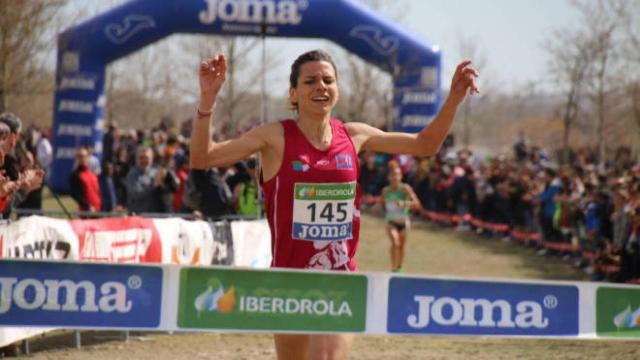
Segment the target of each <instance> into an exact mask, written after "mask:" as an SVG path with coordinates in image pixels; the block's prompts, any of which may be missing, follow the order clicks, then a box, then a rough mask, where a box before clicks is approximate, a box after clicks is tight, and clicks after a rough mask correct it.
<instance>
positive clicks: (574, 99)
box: [545, 29, 592, 164]
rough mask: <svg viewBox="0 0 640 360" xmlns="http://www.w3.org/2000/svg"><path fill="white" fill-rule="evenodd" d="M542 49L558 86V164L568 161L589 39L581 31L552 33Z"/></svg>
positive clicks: (571, 30)
mask: <svg viewBox="0 0 640 360" xmlns="http://www.w3.org/2000/svg"><path fill="white" fill-rule="evenodd" d="M545 49H546V50H547V52H548V53H549V55H550V56H551V64H550V71H551V74H552V76H553V77H554V78H555V80H556V82H557V84H558V86H559V87H560V88H561V89H562V90H561V91H562V94H563V97H564V101H563V104H562V107H563V110H562V123H563V135H562V147H563V150H562V157H561V162H562V163H565V164H566V163H568V162H569V151H570V150H569V147H570V143H569V142H570V135H571V129H572V126H573V125H574V124H575V122H576V119H577V116H578V111H579V108H580V101H581V99H582V96H583V95H584V94H583V85H584V84H585V81H586V78H587V72H588V70H589V65H590V64H591V57H592V54H591V52H590V51H589V38H588V37H587V36H585V34H584V33H582V32H581V31H577V30H574V29H561V30H557V31H554V32H553V34H552V36H551V37H550V39H549V42H548V43H547V44H546V46H545Z"/></svg>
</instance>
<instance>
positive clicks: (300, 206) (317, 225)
mask: <svg viewBox="0 0 640 360" xmlns="http://www.w3.org/2000/svg"><path fill="white" fill-rule="evenodd" d="M293 191H294V194H293V195H294V196H293V226H292V228H293V234H292V235H291V237H292V238H293V239H296V240H307V241H323V240H324V241H340V240H347V239H351V238H352V237H353V233H352V230H353V229H352V224H353V212H354V200H355V198H356V183H355V182H353V183H328V184H318V183H296V184H295V185H294V189H293Z"/></svg>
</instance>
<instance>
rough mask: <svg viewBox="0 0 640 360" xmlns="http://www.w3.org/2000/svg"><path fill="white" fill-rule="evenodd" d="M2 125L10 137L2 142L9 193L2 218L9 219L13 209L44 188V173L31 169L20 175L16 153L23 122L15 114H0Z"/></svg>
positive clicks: (6, 185) (5, 181)
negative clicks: (31, 193)
mask: <svg viewBox="0 0 640 360" xmlns="http://www.w3.org/2000/svg"><path fill="white" fill-rule="evenodd" d="M0 123H3V124H4V125H6V127H8V128H9V135H7V136H6V138H5V139H4V140H3V141H2V152H3V154H4V159H3V160H4V161H3V165H2V171H4V174H3V175H2V176H3V177H6V178H7V179H3V181H4V183H3V184H4V185H5V190H7V192H6V195H4V196H5V198H4V200H3V203H4V205H3V206H2V208H3V214H2V217H3V218H5V219H8V218H9V217H10V215H11V212H12V210H13V207H15V206H17V205H19V204H21V203H22V202H23V201H24V199H25V198H26V197H27V195H28V194H29V193H30V192H31V191H33V190H36V189H38V188H40V187H41V186H42V182H43V180H44V171H43V170H39V169H38V170H35V169H29V170H26V171H24V172H22V173H20V169H19V164H18V160H17V159H16V157H15V153H14V151H15V148H16V144H17V141H18V138H19V136H20V129H21V128H22V121H21V120H20V118H19V117H18V116H16V115H15V114H12V113H3V114H0Z"/></svg>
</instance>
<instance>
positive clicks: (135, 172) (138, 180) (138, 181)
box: [125, 147, 178, 214]
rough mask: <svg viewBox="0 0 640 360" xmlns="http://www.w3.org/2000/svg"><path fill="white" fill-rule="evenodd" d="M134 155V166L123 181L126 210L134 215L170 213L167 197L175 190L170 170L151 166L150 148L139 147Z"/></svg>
mask: <svg viewBox="0 0 640 360" xmlns="http://www.w3.org/2000/svg"><path fill="white" fill-rule="evenodd" d="M136 154H137V155H136V166H134V167H133V168H131V170H129V173H128V174H127V177H126V180H125V188H126V190H127V209H128V210H129V211H130V212H132V213H136V214H141V213H158V212H168V211H170V210H169V209H170V206H171V203H170V202H169V203H168V204H167V197H170V196H171V193H173V192H175V191H176V190H177V187H178V184H177V180H176V178H175V174H173V171H171V170H170V169H167V168H164V167H161V168H154V167H153V166H152V164H153V151H152V150H151V148H148V147H140V148H138V150H137V151H136Z"/></svg>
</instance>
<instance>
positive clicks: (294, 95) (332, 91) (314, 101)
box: [289, 61, 338, 115]
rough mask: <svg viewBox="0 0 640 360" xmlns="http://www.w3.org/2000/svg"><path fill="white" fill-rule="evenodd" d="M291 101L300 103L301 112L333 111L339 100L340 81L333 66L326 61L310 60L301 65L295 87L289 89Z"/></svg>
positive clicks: (322, 112) (319, 112) (326, 112)
mask: <svg viewBox="0 0 640 360" xmlns="http://www.w3.org/2000/svg"><path fill="white" fill-rule="evenodd" d="M289 98H290V100H291V102H293V103H296V104H298V113H299V114H322V115H326V114H328V113H330V112H331V110H332V109H333V107H334V106H335V104H336V102H338V82H337V81H336V72H335V71H334V69H333V66H332V65H331V64H330V63H328V62H326V61H310V62H307V63H304V64H303V65H302V66H301V67H300V76H299V77H298V84H297V85H296V87H295V88H291V89H289Z"/></svg>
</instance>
